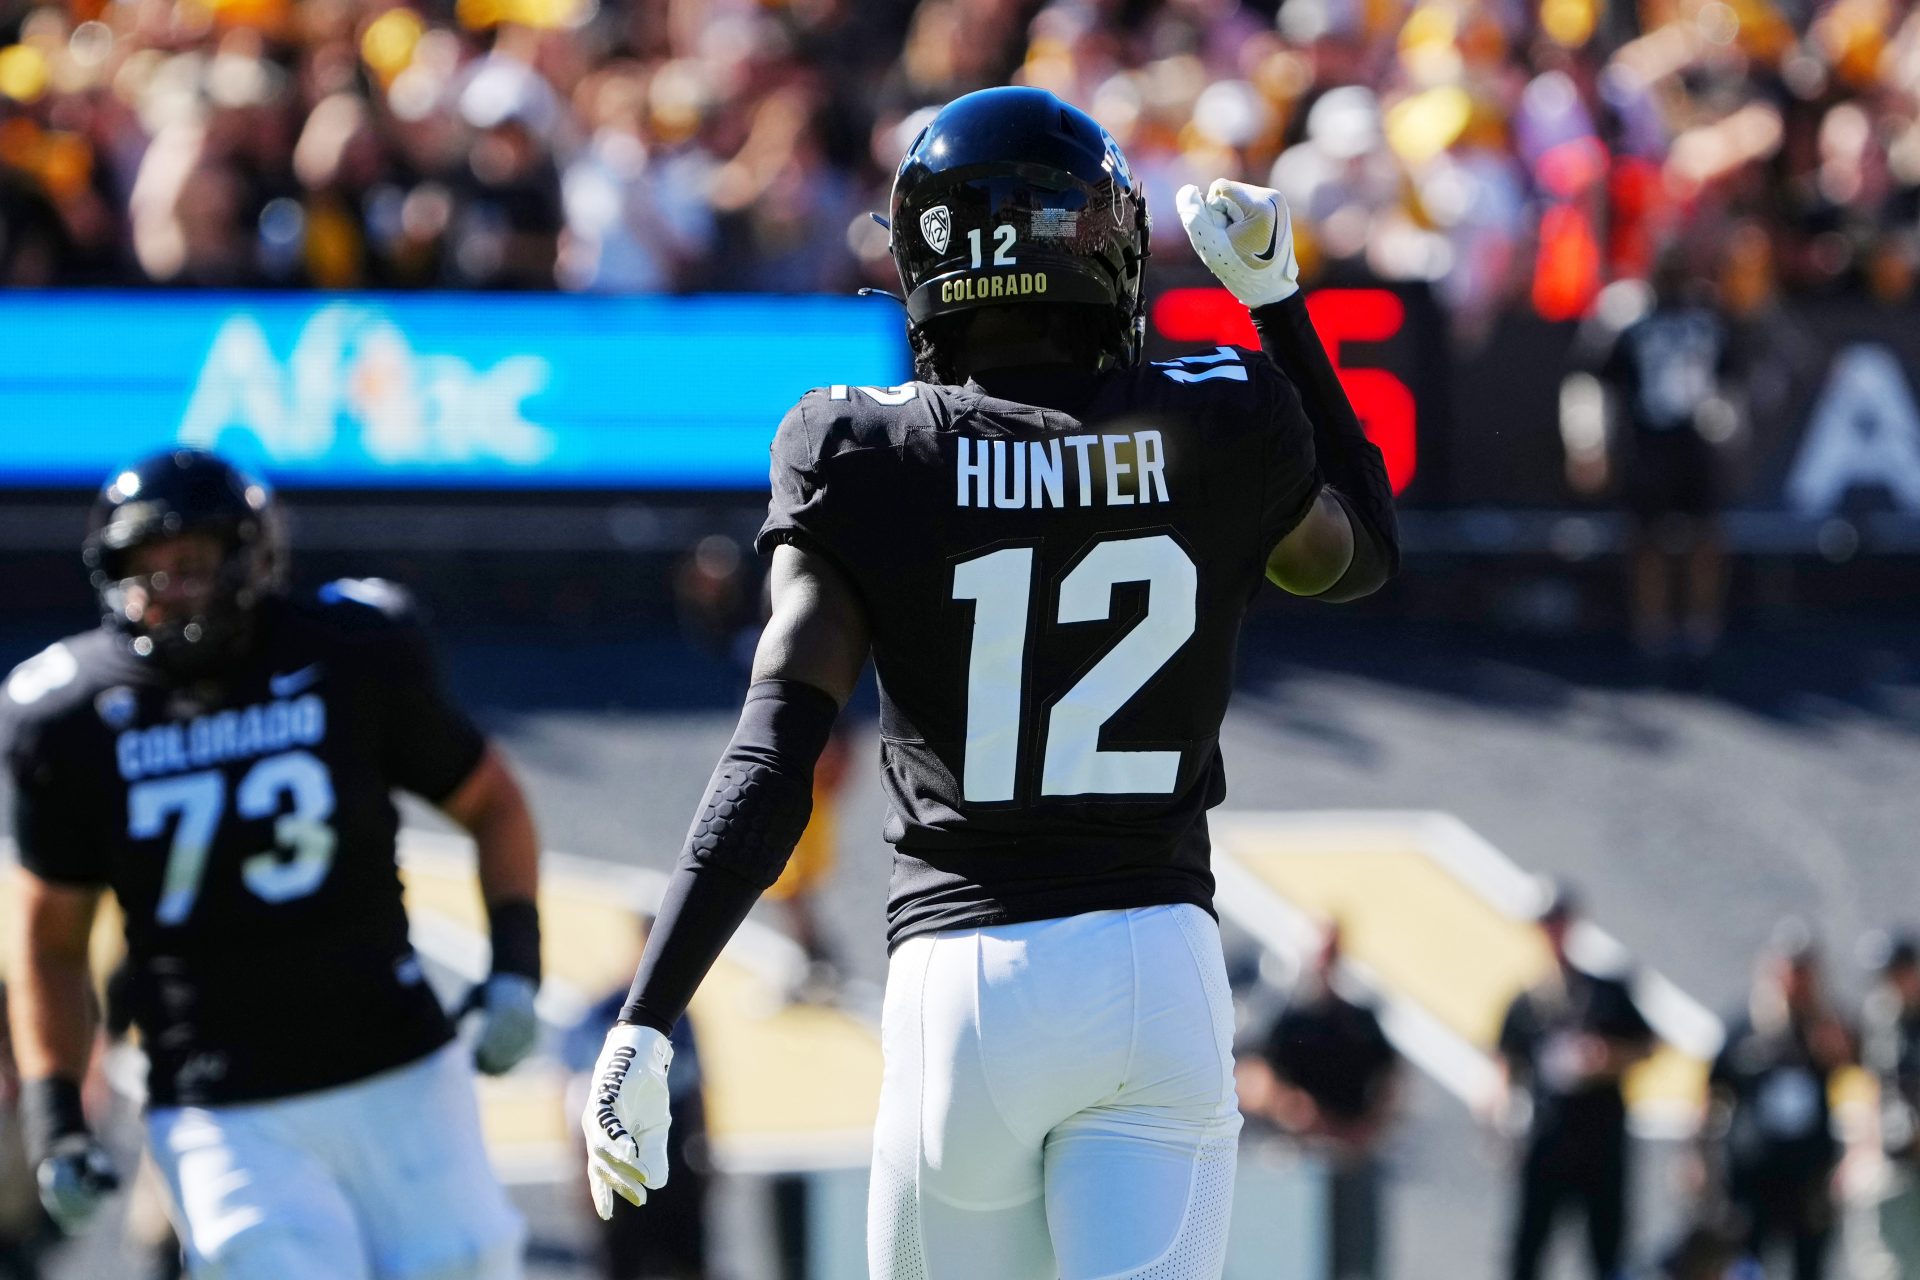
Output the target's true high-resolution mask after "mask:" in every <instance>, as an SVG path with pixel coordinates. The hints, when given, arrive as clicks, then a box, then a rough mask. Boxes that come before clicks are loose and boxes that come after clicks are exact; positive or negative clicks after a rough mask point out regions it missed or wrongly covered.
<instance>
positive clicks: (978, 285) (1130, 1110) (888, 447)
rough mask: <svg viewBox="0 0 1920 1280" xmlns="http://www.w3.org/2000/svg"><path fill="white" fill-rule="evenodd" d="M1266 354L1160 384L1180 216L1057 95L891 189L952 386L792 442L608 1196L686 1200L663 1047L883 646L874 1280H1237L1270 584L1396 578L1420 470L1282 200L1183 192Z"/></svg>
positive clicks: (981, 132)
mask: <svg viewBox="0 0 1920 1280" xmlns="http://www.w3.org/2000/svg"><path fill="white" fill-rule="evenodd" d="M1180 208H1181V212H1182V219H1183V221H1184V222H1185V223H1186V226H1187V230H1188V234H1189V236H1190V238H1191V239H1192V241H1193V243H1194V245H1195V247H1196V248H1197V249H1198V250H1199V252H1200V253H1201V255H1202V256H1203V257H1204V258H1205V260H1206V261H1207V263H1208V265H1209V266H1210V267H1211V268H1212V269H1213V270H1214V272H1215V274H1216V275H1218V276H1219V277H1220V278H1221V279H1222V280H1223V281H1224V282H1225V283H1226V284H1227V285H1228V286H1229V287H1230V288H1231V289H1232V290H1233V291H1234V293H1235V294H1236V295H1237V296H1238V297H1239V298H1240V299H1241V301H1243V302H1245V303H1246V304H1248V305H1249V306H1250V307H1251V308H1253V317H1254V320H1255V323H1256V326H1257V328H1258V329H1259V331H1260V333H1261V335H1262V340H1263V345H1264V346H1265V348H1266V353H1265V354H1264V355H1263V354H1262V353H1260V352H1251V351H1243V350H1238V349H1235V348H1232V347H1219V348H1217V349H1215V350H1212V351H1206V352H1200V353H1196V354H1194V355H1189V356H1186V357H1183V358H1181V359H1177V360H1169V361H1164V362H1159V363H1155V364H1150V365H1141V364H1140V363H1139V362H1138V357H1139V354H1140V343H1141V337H1142V333H1143V328H1144V326H1143V323H1142V317H1143V299H1142V294H1141V274H1142V270H1143V266H1144V259H1145V256H1146V252H1147V244H1148V235H1147V233H1148V225H1147V211H1146V203H1145V201H1144V199H1143V198H1142V195H1141V192H1140V189H1139V187H1138V186H1137V185H1136V183H1135V182H1134V179H1133V177H1132V175H1131V173H1130V172H1129V171H1128V168H1127V163H1126V160H1125V159H1124V157H1123V156H1122V155H1121V153H1120V150H1119V148H1118V147H1117V146H1116V145H1115V144H1114V142H1113V139H1112V138H1110V137H1109V136H1108V135H1107V134H1106V132H1105V131H1104V130H1102V129H1101V128H1100V127H1099V125H1097V124H1095V123H1094V121H1093V120H1091V119H1090V118H1089V117H1087V116H1086V115H1084V114H1082V113H1081V112H1079V111H1077V110H1075V109H1074V108H1072V107H1070V106H1067V105H1066V104H1064V103H1062V102H1061V101H1059V100H1058V99H1057V98H1055V97H1053V96H1052V95H1051V94H1048V93H1045V92H1043V91H1040V90H1035V89H1012V88H1008V89H992V90H987V91H984V92H981V93H975V94H969V95H968V96H966V97H964V98H960V99H958V100H956V101H955V102H953V103H951V104H949V105H948V106H947V107H946V108H945V109H943V110H942V111H941V112H940V113H939V115H938V116H937V117H936V118H935V119H934V120H933V122H932V123H931V124H930V125H929V126H928V128H927V129H926V130H925V131H924V132H923V133H922V134H921V135H920V137H919V138H918V139H917V140H916V141H915V142H914V144H913V146H912V147H911V148H910V150H909V152H908V154H907V156H906V158H905V160H904V161H903V162H902V164H901V166H900V169H899V172H898V174H897V176H896V178H895V181H894V188H893V199H892V219H891V234H892V247H893V254H894V260H895V262H896V264H897V265H898V267H899V269H900V276H901V282H902V284H903V285H904V286H905V291H906V297H905V301H906V307H907V321H908V331H909V334H910V336H911V339H912V342H913V347H914V352H915V360H916V365H917V372H918V374H919V380H917V381H914V382H910V383H907V384H905V385H903V386H899V387H849V386H833V387H828V388H823V389H819V390H816V391H810V392H808V393H807V394H806V395H805V396H804V397H802V398H801V400H800V403H799V404H797V405H796V406H795V407H794V408H793V409H792V410H791V411H790V412H789V413H788V414H787V417H786V419H785V421H783V422H782V423H781V424H780V428H779V431H778V433H777V435H776V437H775V439H774V443H773V467H772V504H771V510H770V512H769V515H768V518H767V522H766V526H765V528H764V529H763V530H762V531H761V535H760V546H761V548H762V549H763V550H765V551H770V552H771V553H772V557H773V567H772V582H773V618H772V621H771V622H770V623H769V625H768V627H767V629H766V632H765V635H764V636H763V638H762V640H761V643H760V647H759V651H758V653H757V655H756V658H755V662H754V683H753V686H752V687H751V689H750V690H749V691H748V693H747V698H746V705H745V708H744V710H743V711H742V714H741V720H740V725H739V728H738V730H737V731H736V733H735V735H734V739H733V742H732V744H731V745H730V746H729V747H728V749H727V751H726V754H725V755H724V756H723V757H722V759H721V762H720V765H719V768H718V769H717V770H716V772H715V773H714V776H713V780H712V783H711V784H710V790H709V793H708V796H707V800H706V802H705V804H704V805H703V807H702V809H701V811H700V813H699V814H698V816H697V817H696V818H695V820H694V823H693V827H692V829H691V831H690V832H689V833H688V837H687V843H686V848H685V852H684V853H683V855H682V857H681V860H680V863H679V865H678V867H677V869H676V870H675V872H674V875H673V878H672V880H671V882H670V885H669V888H668V890H667V893H666V897H665V901H664V904H663V907H662V910H661V912H660V916H659V920H658V923H657V925H656V928H655V930H654V933H653V935H652V939H651V941H650V942H649V944H648V947H647V950H646V953H645V956H644V958H643V959H642V961H641V965H640V970H639V973H638V975H637V976H636V978H635V980H634V986H633V991H632V995H631V998H630V999H629V1001H628V1003H627V1005H626V1007H625V1008H624V1009H623V1010H622V1012H621V1017H620V1020H619V1022H618V1023H617V1024H616V1025H615V1027H614V1028H613V1030H612V1031H611V1032H610V1033H609V1035H608V1038H607V1043H606V1046H605V1048H604V1049H603V1051H602V1054H601V1060H600V1063H599V1065H598V1067H597V1069H596V1076H595V1079H596V1084H595V1087H594V1091H593V1095H592V1098H591V1099H590V1101H589V1103H588V1106H587V1108H586V1112H585V1114H584V1115H583V1116H582V1127H583V1128H584V1130H585V1131H586V1135H587V1142H588V1168H589V1175H590V1180H591V1182H592V1184H593V1188H594V1194H595V1197H596V1201H597V1207H598V1209H599V1210H600V1212H601V1213H602V1214H606V1213H609V1212H610V1211H611V1209H612V1202H613V1197H614V1196H615V1195H616V1194H618V1195H620V1196H623V1197H625V1198H626V1199H628V1200H630V1201H632V1202H634V1203H636V1204H637V1203H640V1202H641V1201H643V1200H644V1199H645V1195H646V1188H647V1187H649V1186H658V1185H660V1183H661V1182H662V1181H663V1180H664V1179H665V1177H666V1175H667V1169H666V1163H665V1154H664V1137H665V1131H666V1126H667V1124H668V1113H667V1102H666V1098H667V1092H666V1085H665V1070H666V1065H667V1062H668V1060H669V1059H670V1057H671V1050H670V1049H669V1048H668V1045H667V1040H666V1031H667V1028H668V1027H670V1026H671V1025H672V1022H673V1019H674V1018H675V1017H676V1016H677V1015H678V1014H679V1012H680V1010H681V1009H682V1008H683V1007H684V1006H685V1004H686V1002H687V1000H688V998H689V997H690V995H691V994H692V992H693V990H694V988H695V986H696V985H697V984H698V982H699V980H700V979H701V977H702V976H703V975H704V974H705V972H706V971H707V969H708V967H709V965H710V964H711V963H712V961H713V959H714V958H715V956H716V955H717V954H718V952H719V951H720V949H721V947H722V946H723V945H724V944H725V942H726V940H727V938H728V936H729V935H730V934H731V933H732V932H733V930H734V929H735V927H736V926H737V925H738V924H739V922H740V920H741V919H742V918H743V917H744V916H745V915H746V913H747V911H748V909H749V908H750V906H751V905H752V903H753V901H754V899H755V897H756V896H757V895H758V894H759V892H760V891H761V890H762V889H763V888H764V887H765V886H766V885H767V884H769V883H771V881H772V880H773V878H774V877H775V876H776V875H777V874H778V873H779V871H780V867H781V864H782V863H783V861H784V860H785V859H786V857H787V855H788V852H789V851H790V850H791V849H792V847H793V843H794V839H795V837H796V836H797V835H798V834H799V833H800V831H801V829H802V827H803V826H804V825H805V822H806V818H807V808H808V795H809V787H808V781H809V776H810V774H811V772H812V769H813V764H814V760H815V758H816V756H817V755H818V754H819V751H820V748H821V744H822V743H823V742H824V741H825V740H826V736H827V733H828V730H829V729H830V728H831V726H832V724H833V720H834V714H835V712H836V710H837V709H838V707H839V705H840V704H841V703H842V702H843V701H844V700H845V699H846V697H847V696H848V694H849V692H850V691H851V690H852V688H853V685H854V682H855V680H856V679H857V678H858V676H859V673H860V669H861V667H862V666H863V665H864V663H865V662H866V660H867V658H868V656H869V654H871V656H872V659H873V662H874V667H875V669H876V672H877V674H878V677H879V685H880V695H881V711H880V736H881V769H882V773H883V777H884V780H885V786H886V790H887V794H888V799H889V803H890V816H889V819H888V823H887V837H888V839H889V840H890V841H891V842H892V843H893V845H894V847H895V849H896V851H897V852H896V855H895V859H894V871H893V881H892V889H891V894H890V901H889V904H888V941H889V946H890V950H891V957H892V958H891V964H890V971H889V977H888V990H887V998H886V1005H885V1011H884V1014H883V1023H882V1030H881V1039H882V1048H883V1053H884V1056H885V1059H886V1065H885V1076H884V1084H883V1086H882V1090H881V1098H880V1106H879V1116H878V1121H877V1127H876V1132H875V1136H874V1158H873V1175H872V1183H871V1193H870V1200H869V1216H868V1255H869V1262H870V1268H871V1274H872V1275H873V1276H874V1277H875V1278H876V1280H906V1278H907V1277H914V1278H916V1280H918V1278H922V1277H931V1278H932V1280H943V1278H945V1277H952V1276H968V1277H974V1276H993V1277H995V1278H996V1280H1028V1278H1032V1280H1041V1278H1042V1277H1055V1276H1060V1277H1065V1278H1066V1280H1082V1278H1085V1277H1093V1276H1103V1277H1119V1276H1156V1277H1168V1278H1171V1277H1176V1276H1177V1277H1182V1278H1183V1280H1184V1278H1187V1277H1206V1276H1218V1275H1219V1274H1220V1271H1221V1268H1222V1266H1223V1265H1224V1257H1225V1248H1226V1222H1227V1213H1228V1206H1229V1202H1230V1197H1231V1190H1232V1182H1233V1161H1234V1149H1235V1144H1236V1140H1237V1135H1238V1132H1239V1127H1240V1116H1239V1113H1238V1111H1237V1110H1236V1108H1235V1104H1234V1094H1233V1079H1232V1067H1233V1061H1232V1056H1231V1052H1230V1040H1231V1032H1232V1025H1231V1022H1232V1018H1231V1012H1230V1009H1229V1005H1228V994H1227V981H1226V974H1225V970H1224V966H1223V964H1222V961H1221V954H1220V940H1219V933H1218V929H1217V926H1216V924H1215V920H1214V917H1213V914H1212V898H1213V878H1212V875H1211V874H1210V872H1209V870H1208V843H1207V824H1206V813H1207V810H1208V809H1209V808H1211V807H1212V806H1214V805H1215V804H1218V803H1219V802H1220V800H1221V799H1222V798H1223V797H1224V796H1225V794H1226V784H1225V775H1224V772H1223V768H1222V764H1221V759H1220V751H1219V747H1218V734H1219V729H1220V721H1221V718H1222V716H1223V714H1224V713H1225V710H1226V704H1227V697H1228V693H1229V691H1230V689H1231V687H1232V682H1233V666H1234V651H1235V646H1236V644H1237V639H1238V634H1239V629H1240V622H1241V617H1242V615H1243V614H1244V612H1245V610H1246V608H1247V606H1248V604H1249V602H1250V601H1251V600H1252V598H1253V595H1254V593H1255V592H1256V591H1257V590H1258V589H1259V587H1260V583H1261V581H1262V579H1267V580H1271V581H1273V582H1276V583H1278V584H1279V585H1280V586H1281V587H1283V588H1285V589H1286V590H1288V591H1291V592H1294V593H1296V594H1302V595H1317V596H1321V597H1323V598H1326V599H1331V600H1344V599H1351V598H1353V597H1355V596H1359V595H1364V594H1366V593H1367V592H1369V591H1372V590H1374V589H1375V588H1376V587H1378V586H1379V585H1380V584H1381V583H1382V582H1383V581H1385V580H1386V578H1387V577H1388V576H1390V574H1391V573H1392V572H1393V570H1394V567H1395V563H1396V559H1397V554H1398V551H1397V541H1396V534H1395V526H1394V517H1393V509H1392V496H1391V491H1390V489H1389V488H1388V485H1387V480H1386V474H1385V468H1384V466H1383V465H1382V462H1381V459H1380V455H1379V453H1378V451H1377V450H1375V449H1374V448H1373V446H1372V445H1371V444H1369V443H1368V442H1367V440H1366V438H1365V436H1364V435H1363V434H1362V432H1361V430H1360V427H1359V424H1358V422H1357V421H1356V419H1355V417H1354V413H1353V410H1352V408H1351V406H1349V405H1348V403H1347V401H1346V399H1345V397H1344V395H1343V394H1342V393H1341V390H1340V386H1339V383H1338V382H1337V380H1336V379H1335V377H1334V373H1333V370H1332V368H1331V365H1330V364H1329V362H1328V360H1327V358H1326V355H1325V353H1324V351H1322V349H1321V348H1320V346H1319V343H1318V340H1317V339H1316V338H1315V337H1314V334H1313V330H1312V326H1311V325H1310V324H1309V322H1308V320H1307V318H1306V312H1305V308H1304V305H1303V303H1302V301H1301V299H1300V298H1299V297H1298V285H1297V282H1296V277H1297V274H1298V273H1297V269H1296V268H1295V266H1294V261H1293V249H1292V239H1291V234H1290V230H1289V224H1288V220H1287V216H1286V210H1285V209H1284V207H1283V206H1282V205H1281V204H1280V202H1279V198H1278V197H1277V196H1276V195H1275V194H1273V193H1272V192H1268V191H1265V190H1263V189H1260V188H1252V187H1244V186H1240V185H1238V184H1234V183H1226V182H1221V183H1215V184H1214V186H1213V188H1212V189H1211V190H1210V191H1208V192H1206V193H1204V194H1203V193H1201V192H1199V191H1197V190H1194V189H1192V188H1189V189H1187V190H1185V191H1183V192H1182V193H1181V199H1180Z"/></svg>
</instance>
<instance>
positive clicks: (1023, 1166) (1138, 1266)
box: [867, 905, 1240, 1280]
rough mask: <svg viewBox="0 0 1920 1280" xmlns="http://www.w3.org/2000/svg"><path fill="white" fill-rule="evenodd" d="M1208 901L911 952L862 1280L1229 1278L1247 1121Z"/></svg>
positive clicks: (900, 969)
mask: <svg viewBox="0 0 1920 1280" xmlns="http://www.w3.org/2000/svg"><path fill="white" fill-rule="evenodd" d="M1232 1038H1233V1012H1232V1005H1231V1000H1230V997H1229V995H1228V991H1227V975H1226V967H1225V965H1224V963H1223V962H1222V959H1221V954H1220V932H1219V929H1218V927H1217V926H1216V925H1215V924H1214V922H1213V919H1212V917H1210V916H1209V915H1207V913H1206V912H1205V911H1203V910H1201V909H1200V908H1199V907H1195V906H1185V905H1183V906H1163V907H1146V908H1139V909H1135V910H1129V911H1096V912H1089V913H1087V914H1084V915H1076V916H1066V917H1062V918H1060V919H1057V920H1040V921H1035V922H1032V923H1028V924H1015V925H1000V926H995V927H991V928H984V929H956V930H950V931H948V932H944V933H937V934H926V935H922V936H920V937H916V938H910V939H908V940H907V941H906V942H904V943H902V944H901V945H900V947H899V948H898V949H897V950H896V951H895V952H894V954H893V959H892V961H891V964H890V967H889V972H888V976H887V997H886V1008H885V1013H884V1015H883V1017H882V1029H881V1044H882V1048H883V1050H884V1053H885V1058H886V1068H885V1076H884V1082H883V1083H882V1085H881V1088H880V1114H879V1117H878V1120H877V1121H876V1124H875V1132H874V1152H873V1179H872V1185H871V1191H870V1192H869V1198H868V1202H867V1261H868V1267H869V1271H870V1276H871V1280H949V1278H955V1277H967V1278H968V1280H978V1278H979V1277H983V1276H991V1277H993V1278H994V1280H1054V1278H1055V1277H1059V1278H1060V1280H1108V1278H1111V1280H1120V1278H1121V1277H1137V1278H1138V1280H1218V1277H1219V1276H1220V1273H1221V1270H1222V1268H1223V1267H1224V1266H1225V1264H1226V1247H1227V1218H1228V1213H1229V1210H1230V1209H1231V1206H1232V1200H1233V1169H1234V1152H1235V1148H1236V1146H1237V1144H1238V1138H1239V1133H1240V1113H1239V1110H1238V1108H1237V1107H1236V1105H1235V1100H1234V1093H1233V1054H1232Z"/></svg>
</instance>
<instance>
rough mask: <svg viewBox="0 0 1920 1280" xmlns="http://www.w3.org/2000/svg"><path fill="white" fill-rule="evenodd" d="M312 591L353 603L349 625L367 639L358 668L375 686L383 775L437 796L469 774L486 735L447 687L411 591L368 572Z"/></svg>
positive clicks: (333, 601) (347, 605) (334, 602)
mask: <svg viewBox="0 0 1920 1280" xmlns="http://www.w3.org/2000/svg"><path fill="white" fill-rule="evenodd" d="M320 596H321V599H322V601H323V602H326V603H327V604H329V605H331V606H333V607H337V608H342V609H347V610H350V611H353V613H354V616H353V618H352V620H351V621H352V622H354V623H358V624H359V626H357V627H355V628H354V629H355V630H358V631H360V633H361V635H362V637H363V639H364V642H365V643H366V644H367V645H368V646H369V647H370V652H369V653H368V655H367V656H368V658H369V661H368V662H367V664H366V670H367V674H368V677H369V678H370V679H372V680H373V681H374V682H375V683H376V685H377V686H378V692H379V694H380V701H381V711H382V735H381V736H382V742H383V745H384V752H383V754H384V757H385V758H384V760H383V762H382V763H383V764H384V765H385V766H386V778H387V781H388V782H390V783H391V784H392V785H394V786H396V787H399V788H400V789H401V790H403V791H411V792H412V793H413V794H414V795H417V796H419V797H420V798H421V799H423V800H427V801H430V802H432V803H434V804H439V803H441V802H442V801H444V800H445V799H446V798H447V797H448V796H450V795H452V794H453V792H454V791H455V790H456V789H457V788H458V787H459V786H460V784H461V783H463V782H465V781H466V780H467V779H468V778H469V777H470V776H472V774H473V771H474V769H475V768H476V767H478V765H479V764H480V758H481V756H483V755H484V754H485V753H486V749H487V742H486V737H485V735H483V734H482V733H481V732H480V730H479V728H478V726H476V725H475V724H474V723H473V721H472V720H471V719H470V718H469V717H468V716H467V714H466V712H465V711H463V710H462V709H461V708H460V705H459V703H457V702H455V701H454V699H453V695H452V694H451V693H450V692H448V690H447V687H446V682H445V680H444V679H443V678H442V675H441V672H440V664H439V662H438V661H437V660H436V659H435V657H434V652H433V645H432V642H431V641H430V640H429V639H428V636H427V632H426V628H425V627H424V626H423V625H422V623H421V621H420V617H419V614H418V613H417V612H416V611H415V610H414V607H413V601H412V599H411V597H409V596H408V595H407V594H406V592H404V591H403V590H401V589H400V588H399V587H396V586H394V585H392V584H391V583H386V582H378V581H372V580H368V581H348V582H339V583H333V584H330V585H329V586H327V587H324V588H322V589H321V593H320Z"/></svg>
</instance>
